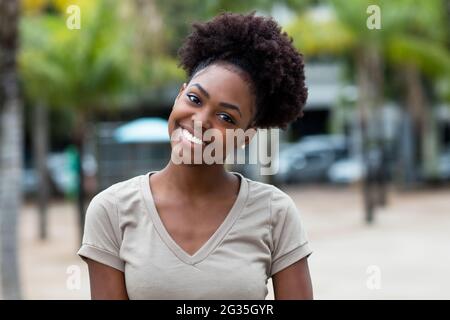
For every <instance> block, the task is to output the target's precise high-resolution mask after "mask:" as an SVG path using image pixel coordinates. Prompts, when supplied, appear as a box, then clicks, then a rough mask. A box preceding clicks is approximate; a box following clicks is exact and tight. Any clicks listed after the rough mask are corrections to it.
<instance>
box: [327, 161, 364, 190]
mask: <svg viewBox="0 0 450 320" xmlns="http://www.w3.org/2000/svg"><path fill="white" fill-rule="evenodd" d="M364 174H365V166H364V162H363V161H362V159H361V158H356V157H352V158H346V159H341V160H338V161H336V162H335V163H333V164H332V165H331V167H330V168H329V170H328V179H329V180H330V182H332V183H337V184H348V183H354V182H357V181H360V180H361V179H362V178H363V177H364Z"/></svg>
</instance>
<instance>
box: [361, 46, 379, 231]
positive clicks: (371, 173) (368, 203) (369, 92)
mask: <svg viewBox="0 0 450 320" xmlns="http://www.w3.org/2000/svg"><path fill="white" fill-rule="evenodd" d="M356 67H357V83H358V90H359V93H358V112H359V121H360V128H359V131H360V132H359V135H360V139H359V140H360V148H359V150H360V156H361V158H362V159H363V162H364V164H365V167H366V174H365V176H364V178H363V181H362V187H363V201H364V208H365V220H366V222H367V223H369V224H370V223H372V222H373V220H374V211H375V206H376V205H377V204H378V199H380V198H381V197H380V194H381V193H382V191H381V190H382V187H383V186H380V185H377V183H376V175H377V170H379V168H376V167H374V166H373V164H374V163H373V161H372V159H371V158H370V154H369V152H370V149H371V148H373V143H374V133H375V130H374V120H375V118H374V116H373V114H374V111H375V110H374V109H375V107H377V106H379V105H380V103H381V100H382V99H381V93H382V91H381V88H382V85H383V71H382V69H381V56H380V54H379V51H378V50H377V48H376V47H369V46H368V47H362V48H360V49H359V50H358V51H357V54H356ZM377 187H378V189H377ZM383 192H384V191H383Z"/></svg>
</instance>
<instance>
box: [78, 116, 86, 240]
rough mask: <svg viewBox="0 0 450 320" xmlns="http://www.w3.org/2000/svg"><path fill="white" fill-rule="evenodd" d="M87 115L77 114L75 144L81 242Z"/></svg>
mask: <svg viewBox="0 0 450 320" xmlns="http://www.w3.org/2000/svg"><path fill="white" fill-rule="evenodd" d="M85 121H86V117H85V115H84V114H83V113H82V112H79V113H78V114H77V121H76V127H75V145H76V147H77V151H78V161H77V166H78V168H77V172H78V191H77V211H78V222H79V238H80V239H79V240H80V243H81V240H82V237H83V230H84V217H85V212H84V211H85V199H86V193H85V190H84V171H83V156H84V151H85V150H84V142H85V141H84V140H85V136H86V123H85Z"/></svg>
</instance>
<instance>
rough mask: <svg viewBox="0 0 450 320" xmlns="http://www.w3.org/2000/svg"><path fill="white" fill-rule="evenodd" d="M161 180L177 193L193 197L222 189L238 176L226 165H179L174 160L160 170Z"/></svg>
mask: <svg viewBox="0 0 450 320" xmlns="http://www.w3.org/2000/svg"><path fill="white" fill-rule="evenodd" d="M159 176H160V178H161V181H164V182H165V184H166V186H167V187H170V189H172V190H173V189H174V186H176V191H177V193H178V192H179V193H181V194H189V195H190V196H191V197H195V196H197V195H198V196H204V195H205V194H214V193H217V192H220V191H222V193H223V188H224V186H225V187H228V186H230V185H232V184H233V183H234V182H235V180H236V179H238V178H237V177H234V176H233V175H232V174H230V173H228V172H227V171H226V170H225V168H224V166H223V165H221V164H217V165H184V164H181V165H177V164H174V163H173V162H172V161H169V163H168V164H167V165H166V167H165V168H163V169H162V170H161V171H160V172H159Z"/></svg>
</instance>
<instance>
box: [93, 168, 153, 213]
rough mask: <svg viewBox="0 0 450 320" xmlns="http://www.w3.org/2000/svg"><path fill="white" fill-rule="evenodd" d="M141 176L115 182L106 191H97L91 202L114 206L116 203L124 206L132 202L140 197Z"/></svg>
mask: <svg viewBox="0 0 450 320" xmlns="http://www.w3.org/2000/svg"><path fill="white" fill-rule="evenodd" d="M143 176H145V175H138V176H134V177H131V178H129V179H126V180H122V181H119V182H116V183H114V184H112V185H110V186H109V187H107V188H106V189H103V190H101V191H99V192H98V193H97V194H96V195H95V196H94V197H93V198H92V200H91V201H92V202H97V203H103V204H108V205H109V206H116V204H117V203H121V204H124V203H126V202H128V201H134V200H135V199H136V197H139V196H140V192H139V191H140V188H141V183H142V179H143Z"/></svg>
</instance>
